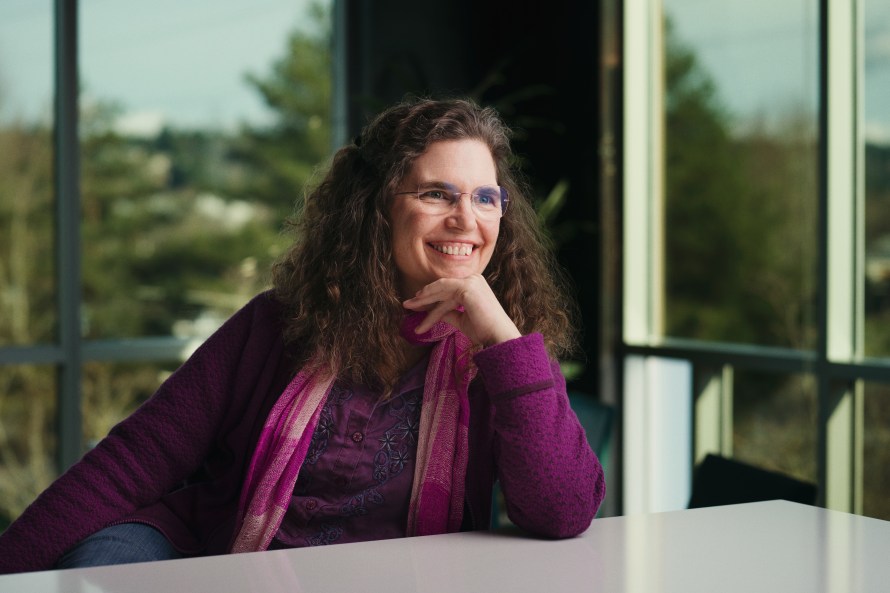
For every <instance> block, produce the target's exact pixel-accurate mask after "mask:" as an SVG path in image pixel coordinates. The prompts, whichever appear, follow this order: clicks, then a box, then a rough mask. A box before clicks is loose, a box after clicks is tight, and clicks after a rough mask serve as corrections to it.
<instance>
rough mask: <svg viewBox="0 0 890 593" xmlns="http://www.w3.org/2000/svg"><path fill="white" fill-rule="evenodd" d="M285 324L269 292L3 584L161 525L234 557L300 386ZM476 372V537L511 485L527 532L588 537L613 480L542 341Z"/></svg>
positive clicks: (22, 535) (108, 449) (107, 452)
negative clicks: (287, 403) (257, 467)
mask: <svg viewBox="0 0 890 593" xmlns="http://www.w3.org/2000/svg"><path fill="white" fill-rule="evenodd" d="M283 315H284V312H283V310H282V307H281V306H280V305H279V304H278V303H277V302H276V301H275V300H274V299H273V297H272V296H271V295H270V294H268V293H264V294H262V295H259V296H258V297H256V298H255V299H253V300H252V301H251V302H250V303H249V304H248V305H246V306H245V307H244V308H243V309H241V310H240V311H239V312H238V313H236V314H235V315H234V316H233V317H232V318H231V319H229V320H228V321H227V322H226V323H225V324H224V325H223V327H221V328H220V329H219V330H218V331H217V332H216V333H214V335H213V336H211V337H210V338H209V339H208V340H207V341H206V342H205V343H204V344H203V345H202V346H201V347H200V348H199V349H198V350H197V351H196V352H195V353H194V354H193V355H192V356H191V357H190V358H189V360H188V361H187V362H186V363H185V364H183V365H182V366H181V367H180V368H179V369H178V370H177V371H176V372H175V373H173V375H171V376H170V378H168V379H167V380H166V381H165V382H164V383H163V385H161V387H160V388H159V389H158V391H157V393H156V394H155V395H154V396H152V397H151V398H150V399H149V400H148V401H147V402H146V403H145V404H143V405H142V406H141V407H140V408H139V409H138V410H137V411H136V412H134V413H133V414H132V415H131V416H129V417H128V418H127V419H126V420H124V421H123V422H121V423H120V424H118V425H117V426H116V427H115V428H113V429H112V431H111V432H110V433H109V435H108V437H106V438H105V439H103V440H102V441H101V442H100V443H99V444H98V445H97V446H96V447H95V448H93V449H92V450H91V451H90V452H88V453H87V454H86V455H85V456H84V457H83V459H81V461H79V462H78V463H76V464H75V465H73V466H72V467H71V468H70V469H69V470H68V471H67V472H65V474H63V475H62V476H61V477H60V478H59V479H57V480H56V481H55V482H54V483H53V484H52V485H51V486H50V487H49V488H48V489H47V490H46V491H44V492H43V493H42V494H41V495H40V496H39V497H38V498H37V499H36V500H35V501H34V503H32V505H31V506H30V507H28V509H26V510H25V512H24V513H23V514H22V515H21V517H20V518H19V519H18V520H16V521H15V522H14V523H13V524H12V525H10V526H9V527H8V528H7V529H6V531H5V532H4V533H3V534H2V535H0V573H8V572H22V571H30V570H45V569H49V568H51V567H52V566H53V564H54V563H55V561H56V560H57V559H58V558H59V556H61V554H62V553H64V552H65V551H66V550H67V549H69V548H70V547H72V546H73V545H74V544H76V543H77V542H79V541H80V540H82V539H83V538H85V537H87V536H88V535H90V534H92V533H95V532H96V531H98V530H99V529H101V528H102V527H105V526H107V525H110V524H114V523H119V522H126V521H136V522H142V523H146V524H148V525H152V526H153V527H155V528H157V529H159V530H160V531H161V532H162V533H164V534H165V535H166V536H167V538H168V539H169V540H170V541H171V542H172V543H173V544H174V545H175V546H176V548H177V549H179V550H180V551H181V552H183V553H186V554H207V555H209V554H222V553H226V552H227V551H228V550H229V549H230V547H231V544H232V542H233V540H234V537H235V534H236V533H237V530H238V527H239V526H238V525H237V524H236V523H237V521H236V514H237V508H238V502H239V497H240V494H241V490H242V485H243V482H244V479H245V476H246V473H247V469H248V465H249V462H250V459H251V456H252V454H253V451H254V448H255V447H256V443H257V441H258V439H259V435H260V433H261V431H262V427H263V424H264V422H265V420H266V418H267V417H268V414H269V411H270V410H271V408H272V406H273V405H274V404H275V402H276V401H277V399H278V396H279V395H280V394H281V393H282V392H283V391H284V388H285V387H286V386H287V385H288V383H289V382H290V380H291V379H292V378H293V373H294V367H295V362H294V357H293V355H292V353H291V352H290V350H289V349H288V348H286V347H285V346H284V343H283V339H282V335H281V328H282V327H283V319H282V317H283ZM474 362H475V365H476V367H477V368H478V371H479V374H478V375H477V377H476V379H475V380H474V381H473V382H472V383H471V384H470V386H469V394H468V399H469V404H470V410H469V419H468V422H469V432H468V442H469V446H468V448H469V452H470V454H469V459H468V463H467V471H466V481H465V516H464V522H463V528H465V529H485V528H487V527H488V525H489V522H490V510H491V492H492V485H493V483H494V480H495V479H496V478H497V479H499V480H500V482H501V485H502V488H503V492H504V496H505V505H506V509H507V513H508V516H509V517H510V518H511V520H512V521H513V522H514V523H516V524H517V525H518V526H519V527H521V528H523V529H526V530H527V531H529V532H531V533H533V534H537V535H540V536H544V537H554V538H556V537H570V536H573V535H577V534H579V533H581V532H582V531H584V530H585V529H587V528H588V526H589V525H590V522H591V521H592V519H593V517H594V516H595V514H596V511H597V509H598V508H599V505H600V503H601V501H602V498H603V496H604V494H605V483H604V480H603V474H602V468H601V466H600V464H599V462H598V460H597V459H596V455H595V454H594V453H593V451H591V450H590V447H589V445H588V444H587V441H586V439H585V437H584V432H583V430H582V428H581V426H580V425H579V423H578V420H577V417H576V416H575V414H574V413H573V412H572V411H571V408H570V407H569V403H568V397H567V396H566V391H565V381H564V379H563V377H562V375H561V374H560V373H559V366H558V364H556V363H555V362H552V361H550V360H549V359H548V357H547V353H546V350H545V349H544V345H543V340H542V338H541V336H540V335H536V334H532V335H529V336H525V337H522V338H518V339H516V340H511V341H509V342H505V343H502V344H498V345H496V346H492V347H490V348H486V349H484V350H482V351H480V352H478V353H477V354H476V355H475V357H474Z"/></svg>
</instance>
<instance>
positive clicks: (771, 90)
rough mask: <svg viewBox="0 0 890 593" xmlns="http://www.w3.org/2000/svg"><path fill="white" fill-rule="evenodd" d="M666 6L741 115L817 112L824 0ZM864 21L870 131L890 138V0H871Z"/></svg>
mask: <svg viewBox="0 0 890 593" xmlns="http://www.w3.org/2000/svg"><path fill="white" fill-rule="evenodd" d="M664 7H665V8H664V10H665V13H666V14H668V15H670V17H671V18H672V19H673V22H674V26H675V30H676V32H677V33H678V36H679V37H680V38H681V40H682V41H683V42H684V43H685V44H687V45H688V46H690V47H691V48H693V49H694V50H696V53H697V55H698V57H699V60H700V61H701V63H702V65H703V66H704V67H705V68H706V69H707V71H708V72H709V73H710V74H711V75H712V77H713V78H714V80H715V81H716V82H717V85H718V88H719V94H720V98H721V100H722V101H723V103H724V104H725V105H726V106H728V107H729V108H730V110H731V111H732V112H733V113H735V114H736V115H737V116H738V117H739V118H740V119H744V118H746V117H750V116H752V115H755V114H757V113H758V112H760V113H762V112H767V113H783V112H786V111H787V110H791V109H794V108H798V107H803V108H804V109H807V110H808V111H811V112H812V113H815V110H816V100H817V98H818V83H819V79H818V69H817V63H818V58H819V56H818V45H817V40H818V34H819V30H818V2H817V1H816V0H721V1H719V2H716V1H714V0H664ZM863 21H864V31H865V47H864V51H865V67H864V74H865V82H864V95H865V96H864V109H865V127H866V135H867V136H869V137H871V138H872V139H875V140H879V141H882V142H888V143H890V2H888V1H887V0H865V2H864V15H863Z"/></svg>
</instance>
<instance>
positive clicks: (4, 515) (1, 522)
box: [0, 365, 56, 531]
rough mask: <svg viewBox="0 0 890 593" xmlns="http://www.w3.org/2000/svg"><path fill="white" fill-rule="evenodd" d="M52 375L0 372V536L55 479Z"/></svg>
mask: <svg viewBox="0 0 890 593" xmlns="http://www.w3.org/2000/svg"><path fill="white" fill-rule="evenodd" d="M55 377H56V373H55V368H53V367H50V366H31V365H15V366H0V531H2V530H3V529H5V528H6V526H7V525H8V524H9V523H10V522H11V521H12V520H13V519H15V518H16V517H18V516H19V514H21V512H22V511H23V510H24V509H25V507H26V506H28V505H29V504H31V502H32V501H33V500H34V498H35V497H36V496H37V495H38V494H39V493H40V492H41V491H42V490H43V489H44V488H46V487H47V486H48V485H49V483H50V482H51V481H52V480H53V479H54V478H55V476H56V467H55V462H54V459H55V456H56V433H55V424H56V379H55Z"/></svg>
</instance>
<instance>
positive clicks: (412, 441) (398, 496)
mask: <svg viewBox="0 0 890 593" xmlns="http://www.w3.org/2000/svg"><path fill="white" fill-rule="evenodd" d="M426 363H427V359H424V360H423V361H421V362H420V363H418V364H416V365H415V366H414V367H413V368H412V369H411V370H409V371H408V372H407V373H406V374H405V376H404V377H403V378H402V380H401V381H400V382H399V384H397V385H396V387H395V390H394V392H393V397H391V398H390V399H388V400H387V401H385V402H380V401H379V400H380V394H379V393H378V392H376V391H371V390H369V389H368V388H366V387H363V386H360V385H355V384H352V383H347V382H342V381H338V382H337V383H335V384H334V387H333V388H332V389H331V393H330V394H329V395H328V399H327V402H326V403H325V405H324V407H323V408H322V411H321V417H320V418H319V421H318V426H317V427H316V429H315V432H314V433H313V435H312V442H311V444H310V445H309V451H308V453H307V454H306V460H305V461H304V462H303V467H302V468H301V469H300V474H299V477H298V478H297V484H296V487H295V488H294V495H293V497H292V498H291V502H290V506H289V508H288V511H287V513H286V514H285V516H284V520H283V521H282V524H281V527H280V528H279V530H278V534H277V536H276V538H275V540H274V541H273V542H272V545H271V546H270V548H272V549H275V548H299V547H304V546H319V545H326V544H334V543H347V542H356V541H368V540H376V539H389V538H395V537H405V525H406V524H407V522H408V501H409V498H410V496H411V486H412V482H413V480H414V458H415V452H416V451H417V434H418V427H419V425H420V405H421V402H422V401H423V382H424V375H425V371H426Z"/></svg>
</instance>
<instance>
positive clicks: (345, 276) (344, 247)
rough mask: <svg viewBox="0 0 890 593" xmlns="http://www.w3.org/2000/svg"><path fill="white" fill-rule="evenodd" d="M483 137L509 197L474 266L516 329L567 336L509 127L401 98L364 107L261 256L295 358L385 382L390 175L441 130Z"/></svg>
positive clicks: (398, 366) (396, 179)
mask: <svg viewBox="0 0 890 593" xmlns="http://www.w3.org/2000/svg"><path fill="white" fill-rule="evenodd" d="M458 139H475V140H481V141H482V142H484V143H485V144H486V145H487V146H488V148H489V150H491V155H492V157H493V159H494V162H495V166H496V168H497V177H498V183H499V184H500V185H501V186H503V187H505V188H506V189H507V191H508V192H509V196H510V202H509V207H508V208H507V211H506V212H505V214H504V216H503V218H502V219H501V228H500V234H499V237H498V241H497V244H496V246H495V250H494V253H493V256H492V259H491V262H490V263H489V265H488V267H487V269H486V270H485V271H484V273H483V275H484V276H485V278H486V279H487V281H488V283H489V285H490V286H491V288H492V290H493V291H494V293H495V295H497V297H498V299H499V300H500V302H501V304H502V305H503V307H504V309H505V311H506V312H507V314H508V315H509V316H510V317H511V318H512V319H513V322H514V323H515V324H516V326H517V328H518V329H519V331H520V332H521V333H522V334H523V335H525V334H528V333H531V332H540V333H541V334H542V335H543V336H544V341H545V343H546V345H547V349H548V352H549V354H550V355H551V356H552V357H554V358H558V357H561V356H564V355H566V354H568V353H570V352H572V351H573V350H574V347H575V325H574V317H575V305H574V301H573V300H572V299H571V298H569V297H568V295H567V290H566V282H565V278H564V276H563V275H562V273H561V271H560V270H561V268H560V267H559V266H558V265H556V262H555V259H554V258H553V256H552V254H551V252H550V249H549V244H548V241H547V240H546V237H545V235H544V234H543V233H542V232H541V230H540V228H539V225H538V219H537V216H536V214H535V211H534V208H533V206H532V203H531V200H530V196H529V193H528V191H527V188H526V184H525V183H524V182H523V181H522V178H521V177H520V175H519V173H518V172H517V171H515V170H514V169H513V166H512V163H513V162H514V160H515V159H514V158H513V153H512V150H511V148H510V141H509V139H510V130H509V129H508V128H507V127H506V126H505V125H504V123H503V122H502V121H501V119H500V117H499V116H498V114H497V112H495V110H494V109H492V108H490V107H485V108H482V107H480V106H478V105H476V104H475V103H473V102H472V101H468V100H463V99H449V100H432V99H410V100H406V101H404V102H402V103H399V104H397V105H395V106H393V107H391V108H389V109H387V110H386V111H384V112H382V113H381V114H379V115H378V116H377V117H376V118H374V119H373V120H372V121H371V122H370V123H369V124H368V125H367V126H366V127H365V128H364V130H363V131H362V133H361V135H360V136H359V137H357V138H356V140H355V142H354V143H352V144H350V145H348V146H345V147H343V148H341V149H340V150H339V151H337V153H336V154H335V155H334V157H333V160H332V162H331V165H330V167H329V169H328V170H327V173H326V174H325V175H324V177H323V178H322V179H321V181H320V182H319V183H318V184H317V186H316V187H314V189H311V190H310V191H309V192H308V193H307V195H306V196H305V199H304V200H303V202H302V208H301V209H300V211H299V212H298V215H297V217H296V220H295V221H291V223H290V224H291V226H292V227H293V229H294V230H295V233H296V240H295V242H294V243H293V245H292V246H291V248H290V249H289V250H288V252H287V253H286V254H285V255H284V256H283V257H282V258H281V259H280V260H279V261H278V262H277V263H276V264H275V266H274V267H273V272H272V276H273V284H274V292H275V295H276V297H277V298H278V299H279V300H280V301H281V302H282V303H283V304H284V305H285V307H286V310H287V312H288V313H287V315H288V318H287V321H286V327H285V338H286V340H287V341H288V342H289V343H293V344H294V345H296V346H297V351H299V352H300V360H299V361H298V362H299V363H300V364H301V365H303V364H306V363H307V362H309V361H310V360H324V361H325V362H326V363H327V364H329V365H330V366H331V368H333V369H335V370H336V372H337V373H338V374H339V376H342V377H346V378H349V379H351V380H353V381H356V382H359V383H363V384H365V385H375V386H379V387H381V388H382V389H383V390H384V391H385V392H389V390H390V389H391V388H392V386H393V385H394V384H395V382H396V381H397V380H398V378H399V376H400V375H401V373H402V372H404V370H405V368H404V367H405V364H406V360H405V353H404V344H405V343H404V340H403V339H402V338H401V337H400V336H399V331H398V330H399V325H400V323H401V321H402V319H403V318H404V315H405V313H406V310H405V309H404V308H403V307H402V304H401V300H400V298H399V292H398V290H397V286H398V284H397V274H398V272H397V270H396V267H395V264H394V261H393V254H392V241H391V234H392V230H391V227H390V221H389V216H388V213H389V207H390V202H391V199H392V196H393V193H394V192H395V190H396V187H397V186H398V185H399V183H400V182H401V180H402V179H403V178H404V177H405V176H406V175H407V174H408V173H409V172H410V170H411V166H412V165H413V163H414V160H415V159H417V157H419V156H420V155H421V154H423V153H424V151H426V149H427V147H428V146H430V144H432V143H434V142H438V141H441V140H458Z"/></svg>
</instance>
